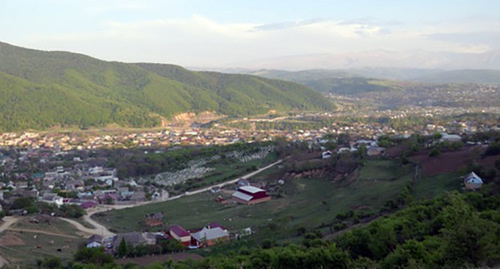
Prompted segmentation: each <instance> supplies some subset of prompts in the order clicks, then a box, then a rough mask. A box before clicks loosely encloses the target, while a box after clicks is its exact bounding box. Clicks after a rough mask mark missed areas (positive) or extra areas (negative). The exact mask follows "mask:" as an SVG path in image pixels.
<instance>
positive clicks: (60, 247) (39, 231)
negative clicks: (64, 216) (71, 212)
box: [0, 218, 85, 268]
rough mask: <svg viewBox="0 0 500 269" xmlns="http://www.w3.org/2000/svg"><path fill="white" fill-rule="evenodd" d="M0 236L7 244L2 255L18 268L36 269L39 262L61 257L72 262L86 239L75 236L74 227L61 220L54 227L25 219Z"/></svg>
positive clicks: (54, 222) (52, 224)
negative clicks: (48, 258)
mask: <svg viewBox="0 0 500 269" xmlns="http://www.w3.org/2000/svg"><path fill="white" fill-rule="evenodd" d="M11 229H14V230H7V231H5V232H3V233H2V234H1V235H0V236H1V238H2V240H3V241H2V242H3V244H2V245H1V246H0V255H2V256H3V257H5V258H6V259H7V260H9V262H10V263H11V265H9V266H14V267H13V268H16V267H15V266H19V267H17V268H36V267H37V260H43V259H44V258H47V257H58V258H60V259H61V261H63V263H65V262H68V261H70V260H72V258H73V254H74V253H75V252H76V251H77V249H78V246H79V245H80V244H82V243H83V242H85V239H84V238H83V237H81V236H79V235H77V234H76V233H75V228H74V227H73V226H71V224H69V223H67V222H65V221H61V220H58V219H55V218H53V219H51V221H50V223H42V222H40V223H39V224H34V223H30V222H28V218H22V219H21V220H19V222H17V223H16V224H14V225H13V226H12V227H11Z"/></svg>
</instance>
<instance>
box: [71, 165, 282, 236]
mask: <svg viewBox="0 0 500 269" xmlns="http://www.w3.org/2000/svg"><path fill="white" fill-rule="evenodd" d="M281 162H282V160H278V161H276V162H274V163H271V164H269V165H267V166H265V167H262V168H260V169H257V170H255V171H253V172H251V173H248V174H246V175H244V176H241V177H238V178H235V179H232V180H229V181H225V182H223V183H218V184H214V185H212V186H208V187H205V188H203V189H199V190H195V191H190V192H185V193H183V194H180V195H176V196H172V197H168V198H165V199H158V200H152V201H145V202H142V203H136V204H130V205H100V206H98V207H97V208H94V209H90V210H88V211H87V214H86V215H85V216H83V219H84V220H85V221H86V222H88V223H90V224H91V225H92V226H94V227H95V228H94V229H89V228H87V227H84V226H83V225H81V224H80V223H78V222H76V221H71V220H68V219H64V220H65V221H68V222H69V223H72V224H73V225H74V226H75V227H76V228H77V229H78V230H80V231H82V232H84V233H89V234H99V235H103V236H104V237H107V236H113V235H115V234H114V233H112V232H110V231H109V230H108V229H107V228H106V227H105V226H104V225H102V224H100V223H98V222H97V221H95V220H93V219H92V218H91V217H92V215H94V214H96V213H99V212H104V211H108V210H111V209H123V208H129V207H136V206H141V205H147V204H153V203H160V202H165V201H172V200H175V199H179V198H181V197H185V196H191V195H195V194H199V193H202V192H206V191H209V190H211V189H212V188H214V187H224V186H226V185H229V184H234V183H236V182H238V180H240V179H248V178H250V177H253V176H255V175H256V174H258V173H260V172H262V171H264V170H267V169H269V168H271V167H273V166H275V165H277V164H279V163H281Z"/></svg>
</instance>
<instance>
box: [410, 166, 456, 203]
mask: <svg viewBox="0 0 500 269" xmlns="http://www.w3.org/2000/svg"><path fill="white" fill-rule="evenodd" d="M461 176H463V174H461V173H460V172H456V173H449V174H441V175H436V176H430V177H422V178H419V179H417V180H416V181H415V186H414V190H413V192H414V195H415V198H417V199H431V198H433V197H435V196H437V195H439V194H442V193H444V192H446V191H451V190H458V189H459V188H460V187H461V180H460V177H461Z"/></svg>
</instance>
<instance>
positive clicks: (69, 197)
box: [0, 166, 168, 209]
mask: <svg viewBox="0 0 500 269" xmlns="http://www.w3.org/2000/svg"><path fill="white" fill-rule="evenodd" d="M28 183H29V184H28ZM0 189H1V190H0V202H1V203H3V204H7V205H8V204H12V203H13V201H14V200H15V199H18V198H21V197H33V198H36V199H38V200H40V201H43V202H47V203H52V204H55V205H57V206H61V205H63V204H76V205H80V206H81V207H82V208H84V209H88V208H91V207H95V206H97V205H98V204H136V203H141V202H144V201H147V200H149V199H151V200H158V199H164V198H168V192H166V191H165V190H162V189H159V188H156V187H155V186H145V185H139V184H137V183H136V181H134V180H119V179H118V177H116V169H112V168H104V167H101V166H95V167H90V168H88V169H82V170H78V171H76V172H75V170H72V169H64V168H63V167H62V166H58V167H56V168H55V169H54V170H53V171H49V172H46V173H40V174H34V175H33V176H32V179H31V180H30V181H28V180H27V179H22V180H19V181H12V180H11V181H8V182H0Z"/></svg>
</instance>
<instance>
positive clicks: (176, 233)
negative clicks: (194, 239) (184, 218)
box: [170, 225, 191, 247]
mask: <svg viewBox="0 0 500 269" xmlns="http://www.w3.org/2000/svg"><path fill="white" fill-rule="evenodd" d="M170 235H171V236H172V237H173V238H174V239H175V240H177V241H179V242H181V243H182V244H183V245H184V246H186V247H187V246H189V243H190V242H191V235H190V234H189V233H188V232H187V231H186V230H184V228H182V227H181V226H179V225H174V226H172V227H170Z"/></svg>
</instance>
